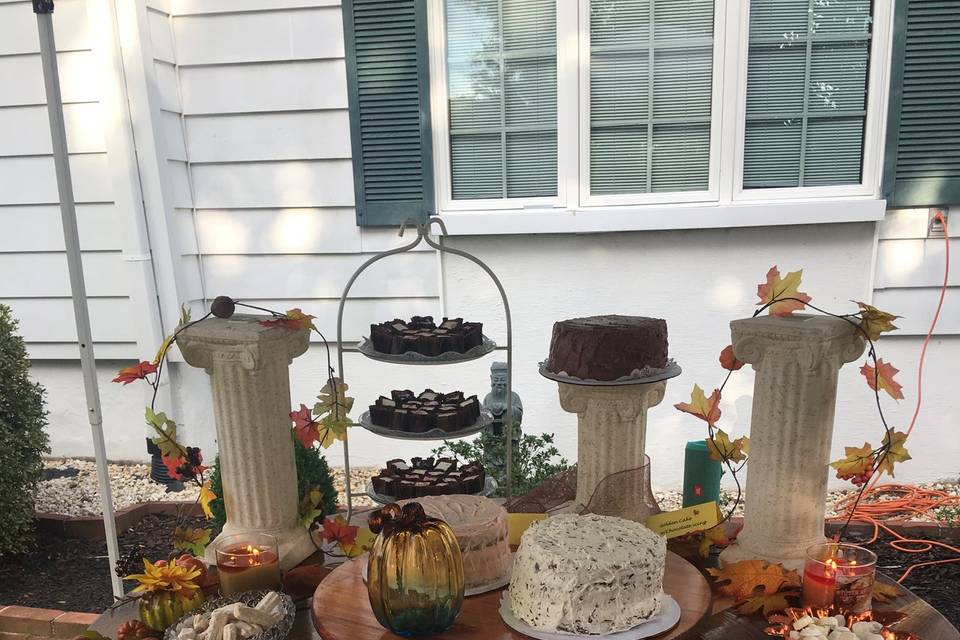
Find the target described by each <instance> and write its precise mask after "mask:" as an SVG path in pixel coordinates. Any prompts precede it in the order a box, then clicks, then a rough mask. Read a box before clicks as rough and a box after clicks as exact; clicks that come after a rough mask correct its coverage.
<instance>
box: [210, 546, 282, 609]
mask: <svg viewBox="0 0 960 640" xmlns="http://www.w3.org/2000/svg"><path fill="white" fill-rule="evenodd" d="M216 555H217V573H218V574H219V576H220V593H222V594H223V595H227V596H228V595H231V594H234V593H240V592H243V591H260V590H262V589H278V588H280V551H279V548H278V543H277V539H276V538H275V537H274V536H271V535H269V534H266V533H236V534H234V535H231V536H226V537H224V538H221V539H220V540H218V541H217V547H216Z"/></svg>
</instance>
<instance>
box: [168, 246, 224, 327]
mask: <svg viewBox="0 0 960 640" xmlns="http://www.w3.org/2000/svg"><path fill="white" fill-rule="evenodd" d="M179 263H180V270H181V273H183V279H182V284H183V293H182V295H183V297H184V298H185V299H186V300H201V299H202V298H203V281H202V280H201V278H200V258H199V256H195V255H186V256H180V258H179ZM217 295H220V294H215V295H214V297H216V296H217ZM227 295H230V294H227ZM204 313H206V311H204Z"/></svg>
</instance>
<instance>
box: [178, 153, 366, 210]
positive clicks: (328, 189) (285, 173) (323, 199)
mask: <svg viewBox="0 0 960 640" xmlns="http://www.w3.org/2000/svg"><path fill="white" fill-rule="evenodd" d="M193 184H194V189H195V190H196V199H197V201H196V206H197V207H199V208H203V209H222V208H249V207H351V206H353V167H352V166H351V164H350V161H349V160H313V161H304V162H251V163H239V164H238V163H231V164H205V165H196V166H194V167H193Z"/></svg>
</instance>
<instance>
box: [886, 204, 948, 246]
mask: <svg viewBox="0 0 960 640" xmlns="http://www.w3.org/2000/svg"><path fill="white" fill-rule="evenodd" d="M949 216H953V217H952V218H950V217H949ZM951 220H954V221H957V220H960V207H951V211H950V212H949V214H948V219H947V226H948V227H949V229H950V237H951V238H960V222H953V224H950V221H951ZM929 221H930V210H929V209H897V210H892V211H887V215H886V217H884V219H883V221H882V222H881V223H880V239H881V240H894V239H902V240H914V239H923V238H926V237H927V226H928V224H929ZM940 242H943V240H940Z"/></svg>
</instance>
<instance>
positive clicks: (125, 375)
mask: <svg viewBox="0 0 960 640" xmlns="http://www.w3.org/2000/svg"><path fill="white" fill-rule="evenodd" d="M156 372H157V365H155V364H153V363H152V362H147V361H146V360H144V361H143V362H141V363H140V364H135V365H131V366H129V367H126V368H124V369H120V371H118V372H117V377H116V378H114V379H113V382H122V383H123V384H125V385H127V384H130V383H131V382H135V381H137V380H144V379H145V378H146V377H147V375H149V374H151V373H156Z"/></svg>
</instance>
